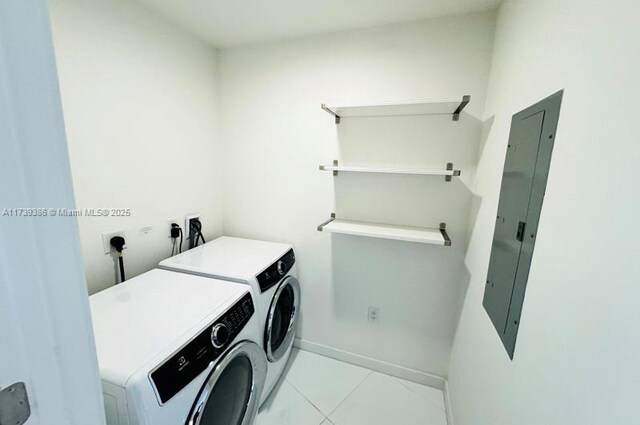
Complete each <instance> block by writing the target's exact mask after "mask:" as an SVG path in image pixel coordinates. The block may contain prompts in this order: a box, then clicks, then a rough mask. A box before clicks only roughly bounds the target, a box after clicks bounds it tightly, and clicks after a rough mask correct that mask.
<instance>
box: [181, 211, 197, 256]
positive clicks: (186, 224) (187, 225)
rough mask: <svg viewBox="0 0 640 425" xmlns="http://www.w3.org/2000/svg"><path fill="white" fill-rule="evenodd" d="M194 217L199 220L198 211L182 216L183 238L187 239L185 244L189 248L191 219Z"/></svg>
mask: <svg viewBox="0 0 640 425" xmlns="http://www.w3.org/2000/svg"><path fill="white" fill-rule="evenodd" d="M194 219H198V220H200V214H199V213H194V214H189V215H188V216H186V217H185V218H184V229H183V230H182V231H183V234H184V237H185V239H186V240H187V244H188V246H189V248H191V243H192V239H193V238H192V234H191V220H194Z"/></svg>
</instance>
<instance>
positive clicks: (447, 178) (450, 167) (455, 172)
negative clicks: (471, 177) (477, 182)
mask: <svg viewBox="0 0 640 425" xmlns="http://www.w3.org/2000/svg"><path fill="white" fill-rule="evenodd" d="M447 171H453V174H452V175H450V176H445V177H444V180H445V181H447V182H450V181H451V177H453V176H459V175H460V170H454V169H453V162H447Z"/></svg>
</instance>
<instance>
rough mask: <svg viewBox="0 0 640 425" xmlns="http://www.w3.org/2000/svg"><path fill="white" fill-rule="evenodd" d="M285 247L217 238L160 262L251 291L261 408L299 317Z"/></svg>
mask: <svg viewBox="0 0 640 425" xmlns="http://www.w3.org/2000/svg"><path fill="white" fill-rule="evenodd" d="M295 262H296V258H295V253H294V251H293V248H292V247H291V245H288V244H283V243H276V242H265V241H257V240H252V239H241V238H232V237H228V236H223V237H220V238H218V239H215V240H213V241H210V242H207V243H206V244H204V245H201V246H198V247H196V248H193V249H190V250H189V251H186V252H183V253H182V254H179V255H176V256H174V257H171V258H168V259H166V260H164V261H162V262H160V266H159V267H160V268H163V269H167V270H174V271H178V272H183V273H189V274H195V275H199V276H206V277H210V278H214V279H223V280H228V281H233V282H239V283H244V284H246V285H249V286H250V287H251V288H252V291H253V294H254V297H255V301H256V310H257V311H258V313H259V319H260V324H261V329H262V343H261V345H262V347H263V349H264V351H265V354H266V356H267V360H268V372H267V380H266V383H265V390H264V391H263V394H262V400H261V403H260V404H262V402H264V401H265V399H266V398H267V397H268V396H269V394H270V393H271V390H272V389H273V387H274V386H275V384H276V383H277V381H278V379H279V377H280V376H281V375H282V372H283V370H284V368H285V365H286V363H287V360H288V359H289V354H290V353H291V347H292V346H293V340H294V337H295V331H296V325H297V322H298V316H299V312H300V284H299V282H298V279H297V272H296V265H295Z"/></svg>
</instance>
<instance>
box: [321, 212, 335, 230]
mask: <svg viewBox="0 0 640 425" xmlns="http://www.w3.org/2000/svg"><path fill="white" fill-rule="evenodd" d="M335 219H336V213H331V218H330V219H329V220H327V221H325V222H324V223H322V224H320V225H319V226H318V232H322V228H323V227H324V226H326V225H327V224H329V223H331V222H332V221H333V220H335Z"/></svg>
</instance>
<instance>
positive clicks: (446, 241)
mask: <svg viewBox="0 0 640 425" xmlns="http://www.w3.org/2000/svg"><path fill="white" fill-rule="evenodd" d="M440 233H442V237H443V238H444V246H451V238H449V234H448V233H447V223H440Z"/></svg>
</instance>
